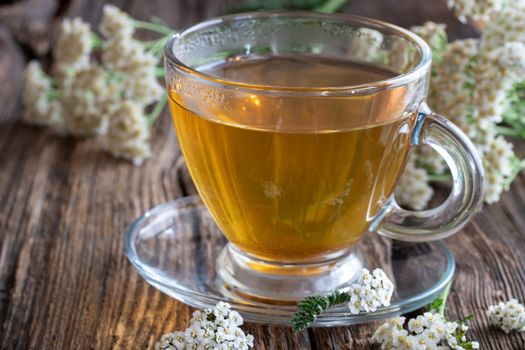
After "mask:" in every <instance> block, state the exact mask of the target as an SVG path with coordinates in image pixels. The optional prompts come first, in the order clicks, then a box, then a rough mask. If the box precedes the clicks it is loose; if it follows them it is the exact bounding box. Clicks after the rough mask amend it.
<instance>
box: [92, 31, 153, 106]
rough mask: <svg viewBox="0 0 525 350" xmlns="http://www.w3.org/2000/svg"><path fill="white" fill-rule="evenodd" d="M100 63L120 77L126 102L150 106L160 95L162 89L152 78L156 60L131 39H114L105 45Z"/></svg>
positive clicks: (119, 37)
mask: <svg viewBox="0 0 525 350" xmlns="http://www.w3.org/2000/svg"><path fill="white" fill-rule="evenodd" d="M102 62H103V63H104V65H105V66H106V67H107V68H109V69H110V70H112V71H114V72H118V73H121V79H122V86H123V91H124V97H125V98H127V99H132V100H135V101H136V102H139V103H141V104H143V105H149V104H150V103H152V102H154V101H156V100H158V99H159V98H160V96H161V95H162V93H163V89H162V86H161V85H160V84H159V82H158V81H157V78H156V75H155V71H156V67H157V63H158V60H157V58H156V57H155V56H154V55H152V54H151V53H148V52H146V51H145V50H144V47H143V46H142V45H141V44H140V43H139V42H138V41H136V40H134V39H133V38H131V37H123V36H117V37H114V38H112V39H111V40H109V41H108V42H106V44H105V47H104V51H103V53H102Z"/></svg>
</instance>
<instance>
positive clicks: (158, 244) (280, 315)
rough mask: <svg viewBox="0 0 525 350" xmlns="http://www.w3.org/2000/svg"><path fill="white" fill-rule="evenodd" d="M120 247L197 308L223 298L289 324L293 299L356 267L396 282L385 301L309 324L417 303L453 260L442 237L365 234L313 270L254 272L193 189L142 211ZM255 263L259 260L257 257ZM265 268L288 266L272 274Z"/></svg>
mask: <svg viewBox="0 0 525 350" xmlns="http://www.w3.org/2000/svg"><path fill="white" fill-rule="evenodd" d="M125 249H126V254H127V256H128V258H129V260H130V261H131V263H132V264H133V266H134V267H135V268H136V269H137V271H138V272H139V273H140V274H141V276H142V277H143V278H144V279H145V280H146V281H147V282H148V283H150V284H151V285H153V286H154V287H156V288H157V289H159V290H160V291H162V292H164V293H166V294H168V295H169V296H171V297H173V298H175V299H178V300H180V301H182V302H184V303H186V304H189V305H191V306H194V307H199V308H207V307H211V306H213V305H215V304H216V303H218V302H219V301H226V302H229V303H230V304H231V305H232V307H233V308H235V309H237V310H238V311H239V312H240V313H241V314H242V316H243V317H244V319H245V320H246V321H252V322H263V323H266V324H278V325H287V324H289V321H290V318H291V316H292V314H293V313H294V312H295V306H294V303H295V301H296V299H298V298H301V297H303V296H306V295H311V294H323V293H326V292H330V291H332V290H333V289H336V288H337V289H341V288H344V287H345V285H348V283H351V282H352V280H353V279H354V277H355V273H356V272H357V271H359V270H360V269H361V267H362V266H368V267H369V268H370V269H373V268H376V267H381V268H382V269H383V270H385V272H386V273H387V274H388V276H389V277H390V279H391V280H392V281H393V282H394V284H395V292H394V296H393V298H392V303H391V305H390V306H389V307H384V308H381V309H378V310H377V311H375V312H371V313H363V314H359V315H353V314H351V313H350V311H349V310H348V308H347V307H346V305H341V306H338V307H334V308H331V309H329V310H327V311H326V312H325V313H323V314H322V315H320V316H319V317H318V318H317V320H316V322H315V323H314V324H313V325H312V326H314V327H328V326H339V325H351V324H358V323H364V322H369V321H373V320H377V319H382V318H387V317H392V316H394V315H399V314H403V313H407V312H411V311H413V310H416V309H418V308H420V307H423V306H425V305H426V304H428V303H430V302H432V301H433V300H434V299H435V298H436V297H437V296H438V295H439V294H440V293H441V291H442V290H443V289H444V288H445V286H446V285H447V283H448V282H449V281H450V280H451V279H452V275H453V273H454V266H455V262H454V257H453V256H452V254H451V252H450V250H449V249H448V248H447V246H446V245H445V244H444V243H442V242H439V241H438V242H431V243H404V242H397V241H393V240H390V239H388V238H384V237H380V236H379V235H376V234H367V235H365V237H364V238H363V240H362V241H361V242H360V243H359V244H358V245H357V246H356V248H355V250H354V251H350V252H347V253H346V254H342V255H341V256H339V257H337V258H334V259H333V261H331V264H332V265H330V264H329V267H328V268H327V267H326V266H325V265H326V264H323V266H317V268H321V270H319V271H320V272H319V273H316V270H315V267H316V266H312V265H314V264H310V265H307V266H306V270H305V271H303V274H297V273H296V271H297V268H298V266H296V265H292V266H290V265H288V266H284V267H283V266H264V267H265V268H263V269H262V271H259V272H258V273H254V269H252V268H250V266H253V265H249V263H253V262H254V261H250V260H253V258H251V257H249V256H246V255H245V254H243V253H242V252H240V251H238V250H237V249H235V247H232V246H231V245H229V244H228V242H227V241H226V239H225V238H224V236H223V235H222V233H221V231H220V230H219V228H218V227H217V225H216V224H215V223H214V222H213V219H212V218H211V216H210V214H209V213H208V211H207V209H206V208H205V207H204V205H203V204H202V202H201V200H200V199H199V197H196V196H192V197H185V198H180V199H177V200H175V201H171V202H168V203H165V204H162V205H159V206H157V207H155V208H153V209H152V210H150V211H148V212H146V213H145V214H144V215H143V216H141V217H140V218H138V219H137V220H136V221H135V222H134V223H133V224H132V225H131V226H130V227H129V229H128V230H127V232H126V237H125ZM256 263H257V264H259V265H258V266H259V267H260V266H261V265H260V264H261V261H256ZM218 266H220V268H217V267H218ZM302 267H305V266H304V265H302ZM271 268H278V269H281V270H280V271H283V268H284V271H286V269H288V271H290V272H293V273H291V274H290V275H285V274H282V273H281V274H278V275H277V277H276V275H275V274H274V273H269V271H270V272H271V271H272V269H271ZM294 269H295V272H294ZM218 271H219V272H218ZM255 272H257V271H256V270H255Z"/></svg>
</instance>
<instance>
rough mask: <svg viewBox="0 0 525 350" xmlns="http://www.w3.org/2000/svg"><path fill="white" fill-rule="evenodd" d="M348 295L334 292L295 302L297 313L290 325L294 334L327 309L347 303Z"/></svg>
mask: <svg viewBox="0 0 525 350" xmlns="http://www.w3.org/2000/svg"><path fill="white" fill-rule="evenodd" d="M349 301H350V294H348V293H347V292H340V291H335V292H333V293H332V294H330V295H327V296H322V295H315V296H309V297H306V298H304V299H301V300H299V301H298V302H297V311H296V312H295V314H294V315H293V316H292V319H291V321H290V324H291V325H292V329H293V330H294V332H300V331H302V330H303V329H305V328H307V327H308V326H309V325H310V324H311V323H313V322H314V321H315V320H316V319H317V316H319V315H320V314H322V313H323V312H324V311H326V310H327V309H328V308H330V307H332V306H334V305H338V304H343V303H348V302H349Z"/></svg>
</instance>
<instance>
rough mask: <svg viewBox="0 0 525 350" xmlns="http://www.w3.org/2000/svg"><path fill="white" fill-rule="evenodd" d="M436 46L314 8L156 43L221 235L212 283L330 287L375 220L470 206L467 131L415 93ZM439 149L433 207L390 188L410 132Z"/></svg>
mask: <svg viewBox="0 0 525 350" xmlns="http://www.w3.org/2000/svg"><path fill="white" fill-rule="evenodd" d="M430 65H431V53H430V49H429V47H428V46H427V45H426V44H425V42H424V41H423V40H422V39H420V38H419V37H417V36H416V35H414V34H412V33H410V32H408V31H406V30H404V29H402V28H399V27H396V26H394V25H390V24H386V23H383V22H380V21H375V20H371V19H365V18H360V17H355V16H339V15H338V16H334V15H324V14H316V13H286V12H282V13H264V12H261V13H251V14H242V15H233V16H226V17H222V18H218V19H212V20H209V21H206V22H203V23H200V24H198V25H195V26H193V27H191V28H189V29H187V30H185V31H184V32H182V33H180V34H177V35H175V36H174V37H173V38H172V39H171V40H170V41H169V42H168V44H167V46H166V71H167V75H166V76H167V80H166V83H167V89H168V93H169V96H170V107H171V113H172V117H173V122H174V124H175V128H176V131H177V135H178V139H179V142H180V146H181V149H182V152H183V154H184V158H185V160H186V163H187V165H188V168H189V171H190V173H191V176H192V178H193V180H194V182H195V185H196V187H197V190H198V192H199V195H200V196H201V198H202V200H203V202H204V203H205V205H206V207H207V208H208V210H209V211H210V213H211V215H212V216H213V218H214V220H215V222H216V223H217V225H218V226H219V227H220V229H221V230H222V232H223V233H224V235H225V236H226V237H227V239H228V240H229V242H230V243H229V244H228V245H227V246H226V248H225V249H224V251H223V253H222V254H221V256H220V258H219V260H218V261H217V275H218V279H219V280H218V281H219V283H221V284H223V285H224V289H225V290H226V291H229V292H230V293H231V294H232V295H235V296H237V297H245V298H250V299H254V298H255V299H270V300H296V299H297V298H300V297H303V296H305V295H309V294H322V293H326V292H329V291H331V290H334V289H336V288H341V287H344V286H345V285H347V284H348V283H349V282H350V281H352V279H354V278H355V276H356V273H357V272H358V271H359V270H360V268H361V266H362V263H361V259H360V258H359V256H358V254H356V251H355V245H356V243H357V242H358V241H359V239H360V238H361V237H362V236H363V234H364V233H366V232H369V231H376V232H378V233H380V234H382V235H385V236H388V237H391V238H394V239H398V240H404V241H414V242H421V241H430V240H436V239H441V238H444V237H447V236H449V235H451V234H453V233H455V232H457V231H458V230H459V229H460V228H461V227H463V225H465V224H466V222H467V221H468V220H469V219H470V218H471V217H472V215H473V214H474V213H475V211H476V209H477V208H478V207H479V205H480V203H481V199H482V192H483V168H482V165H481V161H480V159H479V157H478V156H477V153H476V150H475V148H474V147H473V145H472V143H471V142H470V141H469V140H468V138H467V137H466V136H465V135H464V134H463V133H462V132H461V130H459V129H458V128H457V127H455V126H454V125H453V124H451V123H450V122H449V121H448V120H447V119H445V118H444V117H442V116H439V115H436V114H434V113H432V112H431V111H430V110H429V109H428V107H427V106H426V104H425V102H424V100H425V97H426V93H427V86H428V79H429V72H430ZM419 144H426V145H429V146H431V147H432V148H433V149H434V150H436V151H437V152H438V153H439V154H440V155H441V156H442V157H443V158H444V159H445V160H446V162H447V164H448V166H449V168H450V171H451V174H452V178H453V186H452V192H451V194H450V196H449V198H448V199H447V200H446V201H445V202H444V203H443V204H442V205H441V206H439V207H438V208H435V209H431V210H426V211H420V212H412V211H407V210H404V209H402V208H400V207H399V206H398V205H397V204H396V202H395V199H394V197H393V192H394V189H395V185H396V182H397V180H398V178H399V176H400V175H401V173H402V171H403V168H404V165H405V162H406V159H407V157H408V154H409V152H410V149H411V147H412V146H415V145H419Z"/></svg>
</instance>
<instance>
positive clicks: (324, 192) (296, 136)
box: [170, 57, 413, 261]
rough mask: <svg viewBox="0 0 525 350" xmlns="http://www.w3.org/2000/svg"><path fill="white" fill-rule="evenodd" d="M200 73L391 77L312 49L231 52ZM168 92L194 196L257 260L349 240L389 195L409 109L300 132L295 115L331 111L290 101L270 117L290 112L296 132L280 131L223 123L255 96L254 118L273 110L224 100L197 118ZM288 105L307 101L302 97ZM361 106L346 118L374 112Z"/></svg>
mask: <svg viewBox="0 0 525 350" xmlns="http://www.w3.org/2000/svg"><path fill="white" fill-rule="evenodd" d="M204 72H205V73H207V74H210V75H214V76H218V77H222V78H226V79H230V80H236V81H241V82H247V83H254V84H261V85H279V86H297V87H322V86H347V85H356V84H363V83H367V82H371V81H378V80H382V79H386V78H389V77H391V76H392V74H391V73H390V72H387V71H381V70H379V69H377V68H372V67H368V66H364V65H362V64H357V63H352V62H348V61H345V62H342V61H332V60H327V59H320V58H316V57H306V58H305V57H297V58H294V57H266V58H259V59H257V60H244V59H237V60H230V61H229V62H227V63H225V64H223V65H220V66H214V67H210V68H208V69H207V70H205V71H204ZM176 94H177V91H175V90H172V91H170V95H171V97H172V98H171V99H170V107H171V112H172V117H173V121H174V124H175V127H176V130H177V135H178V138H179V142H180V145H181V148H182V152H183V154H184V157H185V159H186V162H187V164H188V168H189V170H190V172H191V175H192V178H193V180H194V181H195V184H196V186H197V189H198V191H199V194H200V196H201V197H202V199H203V201H204V202H205V203H206V205H207V207H208V208H209V209H210V212H211V213H212V215H213V217H214V218H215V220H216V222H217V223H218V225H219V227H220V228H221V229H222V231H223V232H224V234H225V235H226V236H227V237H228V239H229V240H230V241H231V242H232V243H234V244H235V245H237V246H238V247H239V248H240V249H242V250H244V251H246V252H248V253H250V254H253V255H255V256H258V257H261V258H264V259H270V260H278V261H300V260H306V259H312V258H320V257H321V256H322V255H323V254H328V253H333V252H336V251H339V250H341V249H345V248H348V247H349V246H351V245H352V244H353V243H354V242H356V241H357V240H358V239H359V238H360V237H361V235H362V234H363V233H364V232H365V231H366V230H367V228H368V226H369V225H370V221H371V220H372V219H373V217H374V216H375V215H376V214H377V212H378V210H379V209H380V208H381V206H382V205H383V204H384V203H385V201H386V200H387V199H388V198H389V197H390V195H391V194H392V192H393V190H394V186H395V183H396V181H397V178H398V176H399V175H400V172H401V171H402V168H403V166H404V162H405V159H406V156H407V152H408V149H409V147H408V143H409V135H410V132H411V129H412V125H413V118H412V117H410V116H402V115H401V114H400V115H399V117H398V118H397V119H395V120H392V121H390V122H388V123H383V124H380V125H365V126H363V127H360V128H349V129H344V128H342V129H340V130H316V129H315V128H311V129H309V130H304V128H303V127H302V125H303V126H304V124H306V122H305V123H301V122H300V121H301V120H302V119H304V120H305V121H306V120H307V121H308V122H309V123H311V121H312V120H314V121H315V120H319V121H322V120H323V119H324V118H329V117H330V115H331V114H332V115H333V113H337V110H331V109H330V108H325V109H315V108H298V109H297V110H296V111H295V113H293V114H292V113H291V111H290V110H285V111H283V112H282V114H281V115H279V116H278V118H279V119H282V120H285V121H286V120H287V119H288V120H291V119H293V120H296V121H297V120H298V121H299V122H297V131H293V130H291V129H290V124H288V125H287V128H286V131H283V130H279V126H278V125H275V127H274V128H273V129H269V128H268V129H258V128H253V127H252V126H251V125H246V124H235V123H234V122H232V121H235V120H236V113H239V114H242V112H241V111H243V110H244V111H246V105H247V104H252V105H253V104H257V103H258V104H257V111H258V112H257V115H258V116H257V118H259V119H260V118H264V116H265V115H266V114H267V115H268V118H275V117H276V116H275V115H274V113H275V105H274V102H272V101H274V100H265V99H258V98H257V96H255V97H254V98H251V99H248V100H247V101H239V100H235V101H229V103H230V104H231V105H230V107H231V108H230V113H229V114H228V115H216V116H215V117H214V118H209V117H208V118H205V117H202V116H200V115H197V114H195V113H194V112H192V111H190V110H189V109H188V108H186V106H181V105H180V104H179V103H178V102H176V101H178V98H177V96H176ZM352 98H353V97H348V101H347V102H348V104H351V103H352ZM275 101H278V100H275ZM343 102H345V101H343ZM202 103H206V102H205V101H203V102H202ZM270 103H271V105H270ZM275 103H278V102H275ZM294 103H295V102H294ZM296 103H297V105H298V106H299V105H301V104H302V103H303V104H307V103H308V97H304V98H298V100H297V101H296ZM252 107H253V106H252ZM243 108H244V109H243ZM369 114H370V113H361V114H355V115H348V116H346V117H347V118H348V119H353V120H354V121H355V118H362V119H363V122H364V123H365V122H366V121H367V120H374V118H373V116H372V118H371V116H370V115H369ZM312 125H315V123H313V124H312Z"/></svg>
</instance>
